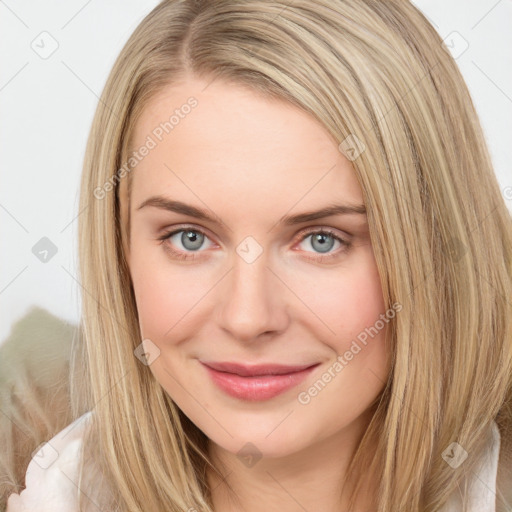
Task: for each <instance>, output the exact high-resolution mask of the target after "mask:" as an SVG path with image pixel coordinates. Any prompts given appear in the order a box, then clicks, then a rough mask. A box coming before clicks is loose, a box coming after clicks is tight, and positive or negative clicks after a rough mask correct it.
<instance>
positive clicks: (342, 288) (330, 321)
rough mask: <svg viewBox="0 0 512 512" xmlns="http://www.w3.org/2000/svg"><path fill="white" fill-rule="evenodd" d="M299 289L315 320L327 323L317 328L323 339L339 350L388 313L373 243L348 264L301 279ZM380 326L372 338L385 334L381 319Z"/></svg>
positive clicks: (317, 323)
mask: <svg viewBox="0 0 512 512" xmlns="http://www.w3.org/2000/svg"><path fill="white" fill-rule="evenodd" d="M300 293H301V297H302V298H303V301H304V303H305V304H307V305H308V306H309V307H310V309H311V310H312V311H313V312H314V313H315V319H314V320H312V321H314V322H315V325H320V324H322V325H323V326H324V327H325V328H324V327H321V328H320V329H321V332H320V330H318V329H317V332H318V334H319V336H320V335H321V336H320V339H321V340H322V341H323V342H325V343H326V344H328V345H329V346H330V347H331V348H332V349H333V350H334V351H335V352H336V353H337V354H342V353H344V352H345V351H346V350H348V349H349V348H350V346H351V343H352V341H353V340H356V339H357V336H359V335H360V336H361V337H362V338H364V336H365V335H364V332H365V329H367V328H370V327H371V326H374V325H375V323H376V322H377V321H379V319H380V318H381V315H382V314H383V313H385V304H384V299H383V297H382V287H381V283H380V276H379V273H378V270H377V266H376V263H375V260H374V257H373V252H372V250H371V247H370V246H368V248H367V249H366V248H365V250H363V251H359V253H358V255H357V257H354V258H353V259H351V260H350V263H347V265H346V266H340V267H339V269H329V271H327V272H322V273H318V272H317V273H315V274H314V277H313V276H312V278H311V279H308V280H306V281H304V282H303V283H302V285H301V291H300ZM311 318H312V317H311ZM319 322H320V324H319ZM379 326H380V329H379V333H378V334H376V335H375V336H373V337H372V338H371V339H375V340H377V339H379V340H381V339H383V338H384V334H385V330H386V329H385V327H384V328H382V322H379ZM373 332H374V331H373ZM325 333H327V335H326V334H325ZM368 339H370V338H368ZM375 345H376V344H375V343H374V347H373V348H372V349H370V350H365V352H366V354H365V356H366V357H368V356H369V355H370V353H372V352H373V351H374V349H375V348H377V347H376V346H375ZM381 345H382V344H381ZM381 348H383V347H381ZM375 356H377V354H375ZM360 359H364V357H363V358H360Z"/></svg>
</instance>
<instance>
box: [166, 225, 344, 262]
mask: <svg viewBox="0 0 512 512" xmlns="http://www.w3.org/2000/svg"><path fill="white" fill-rule="evenodd" d="M182 231H192V232H194V233H199V234H201V235H203V236H205V237H206V238H209V237H208V235H207V234H206V233H205V232H204V231H202V230H201V229H198V228H195V227H194V226H181V227H180V228H179V229H173V230H172V231H167V232H166V233H164V234H163V235H162V236H160V237H158V240H160V242H161V243H164V242H166V240H168V239H169V238H170V237H171V236H173V235H175V234H177V233H181V232H182ZM310 235H328V236H331V237H332V238H334V239H335V240H337V241H338V242H340V244H341V246H342V247H343V248H342V249H339V250H338V251H336V252H334V253H329V254H319V253H317V254H319V257H318V256H317V257H311V256H306V259H309V260H313V261H316V262H321V263H322V262H325V261H330V260H332V259H333V258H336V257H338V256H340V254H341V253H345V252H347V251H348V250H349V249H350V248H351V246H352V244H351V243H350V242H349V241H348V240H345V239H343V238H341V237H340V236H339V235H337V234H336V233H335V232H334V231H332V230H330V229H328V228H317V229H310V230H309V231H306V230H304V231H302V232H301V233H300V236H301V237H302V238H301V239H300V240H299V243H300V242H303V241H304V240H305V239H306V238H307V237H308V236H310ZM165 245H166V247H165V249H166V250H167V251H169V252H170V253H171V254H172V256H173V257H175V258H176V259H178V260H194V259H196V258H197V256H196V255H195V254H194V252H190V253H184V252H182V251H178V250H176V249H173V248H172V246H171V245H170V244H165ZM196 252H202V251H196Z"/></svg>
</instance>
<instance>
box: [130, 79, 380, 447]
mask: <svg viewBox="0 0 512 512" xmlns="http://www.w3.org/2000/svg"><path fill="white" fill-rule="evenodd" d="M206 85H207V82H203V81H199V80H196V79H189V80H188V81H186V82H185V83H183V84H181V85H175V86H172V87H169V88H167V89H166V90H165V91H164V92H163V93H160V94H159V95H158V96H156V97H154V98H153V100H152V101H151V102H150V104H149V105H148V106H147V108H146V109H145V111H144V112H143V115H142V116H141V118H139V120H138V123H137V125H136V129H135V134H134V139H133V141H134V142H133V147H134V148H141V147H142V146H144V145H146V147H148V148H149V150H148V151H143V150H141V151H139V153H140V154H142V153H146V155H145V156H144V157H143V158H141V160H140V162H139V163H137V166H136V168H135V169H134V170H133V171H132V173H133V174H132V179H133V183H132V185H133V186H132V191H131V199H130V237H131V242H130V248H129V253H128V255H127V260H128V262H129V266H130V272H131V276H132V280H133V286H134V291H135V296H136V302H137V309H138V315H139V321H140V326H141V333H140V334H141V340H143V339H144V340H146V341H145V342H144V348H145V350H146V352H147V353H148V361H147V362H149V363H150V364H149V369H150V371H151V372H152V374H153V375H154V377H155V379H157V381H158V382H159V383H160V385H161V386H162V387H163V388H164V389H165V391H166V392H167V393H168V394H169V395H170V396H171V397H172V399H173V400H174V402H175V403H176V404H177V405H178V406H179V407H180V409H181V410H182V411H183V412H184V413H185V414H186V415H187V416H188V417H189V418H190V419H191V420H192V421H193V422H194V423H195V424H196V425H197V426H198V427H199V428H200V429H201V430H202V431H203V432H204V433H205V434H206V435H207V436H208V437H209V439H210V440H211V441H213V443H215V445H216V446H219V447H221V449H223V450H226V451H228V452H231V453H233V454H234V453H238V452H239V450H241V449H242V448H243V447H244V446H246V443H249V442H250V443H252V444H253V445H254V446H256V447H257V449H258V450H259V452H260V453H261V454H262V455H263V456H269V457H278V456H284V455H287V454H292V453H296V452H299V451H300V450H303V449H305V448H307V447H308V446H312V445H313V444H314V443H318V442H320V441H322V440H324V439H327V438H330V437H332V436H337V435H342V434H343V432H346V431H347V430H348V429H350V428H351V426H353V425H355V424H356V423H357V422H358V421H359V422H360V420H361V418H363V417H364V413H365V412H366V411H367V410H368V408H369V406H370V405H371V403H372V402H373V401H374V400H375V398H376V397H377V396H378V394H379V393H380V391H382V389H383V387H384V382H385V380H386V378H387V375H388V371H389V368H388V363H387V361H388V358H387V351H386V347H385V343H384V338H385V332H386V328H387V323H388V322H389V318H390V315H387V313H386V311H385V306H384V302H383V298H382V291H381V286H380V280H379V274H378V272H377V267H376V263H375V260H374V255H373V251H372V245H371V241H370V237H369V232H368V225H367V219H366V215H365V214H364V213H361V212H358V207H359V209H361V207H362V205H363V196H362V191H361V188H360V186H359V184H358V181H357V179H356V176H355V173H354V170H353V168H352V164H351V162H350V161H349V160H347V159H346V158H345V156H344V155H343V154H342V153H341V152H340V151H339V149H338V146H337V144H336V141H335V140H333V139H332V138H331V137H330V135H329V133H328V132H327V131H326V130H325V129H324V128H323V127H322V125H321V124H320V123H318V122H317V121H316V120H315V119H314V118H313V117H311V116H310V115H308V114H307V113H305V112H303V111H301V110H300V109H298V108H297V107H295V106H293V105H291V104H289V103H286V102H281V101H279V100H269V99H263V98H262V97H260V96H258V95H257V94H256V93H255V92H253V91H251V90H250V89H248V88H245V87H243V86H235V85H231V84H226V83H222V82H220V81H215V82H213V83H211V84H210V85H208V87H206ZM205 87H206V88H205ZM190 97H193V98H194V100H189V98H190ZM186 105H189V107H186ZM176 109H177V112H175V111H176ZM173 112H174V113H175V114H176V115H175V116H174V119H173V120H171V123H172V128H171V129H170V128H169V126H171V125H169V124H168V125H165V123H166V122H169V117H170V115H172V114H173ZM162 126H164V127H165V128H167V130H165V129H162ZM166 131H167V133H166ZM148 137H149V138H148ZM150 139H151V141H152V142H150ZM159 139H161V140H159ZM155 198H156V199H155ZM143 204H145V206H142V205H143ZM184 205H187V206H184ZM335 205H344V207H346V208H345V209H344V210H343V209H341V210H340V211H338V212H335V211H330V212H324V214H323V215H322V214H319V215H317V216H312V215H311V216H309V217H308V216H306V215H304V214H306V213H308V214H309V213H311V212H316V211H319V210H323V209H325V208H327V207H332V206H335ZM194 209H196V210H194ZM198 211H201V212H203V215H199V214H198V213H197V212H198ZM148 340H149V341H148ZM205 363H208V364H209V365H213V366H215V364H217V363H218V364H220V363H237V364H238V365H242V366H241V367H237V368H235V367H230V366H218V367H217V370H213V369H211V368H210V367H209V366H207V365H205ZM141 364H142V363H141ZM256 365H267V366H266V367H261V366H260V367H257V366H256ZM268 365H281V366H280V367H279V368H276V367H272V366H270V367H269V366H268ZM283 366H285V367H286V368H283ZM290 367H291V368H290ZM244 372H245V376H244V375H243V374H244ZM247 373H249V374H251V375H252V376H248V375H247ZM277 373H281V375H277ZM240 374H242V375H240ZM291 411H293V414H291Z"/></svg>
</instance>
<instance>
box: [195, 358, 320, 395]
mask: <svg viewBox="0 0 512 512" xmlns="http://www.w3.org/2000/svg"><path fill="white" fill-rule="evenodd" d="M319 364H320V363H316V364H305V365H294V366H285V365H281V364H261V365H251V366H248V365H243V364H239V363H227V362H226V363H215V362H207V363H206V362H202V365H203V366H204V368H205V369H206V371H207V373H208V375H209V377H210V378H211V380H212V382H213V383H214V384H215V385H216V386H217V387H218V388H219V389H220V390H221V391H223V392H224V393H226V394H228V395H230V396H231V397H234V398H238V399H239V400H245V401H253V402H256V401H263V400H269V399H271V398H273V397H275V396H277V395H279V394H281V393H284V392H285V391H288V390H289V389H292V388H294V387H296V386H298V385H299V384H300V383H301V382H302V381H303V380H304V379H305V378H306V377H307V376H308V375H309V374H310V373H311V372H312V371H313V369H314V368H316V367H317V366H318V365H319Z"/></svg>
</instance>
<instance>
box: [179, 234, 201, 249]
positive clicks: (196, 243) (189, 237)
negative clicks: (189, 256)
mask: <svg viewBox="0 0 512 512" xmlns="http://www.w3.org/2000/svg"><path fill="white" fill-rule="evenodd" d="M181 243H182V244H183V247H185V248H186V249H187V250H189V251H195V250H197V249H199V248H200V247H201V245H202V244H203V235H201V234H200V233H197V232H196V231H191V230H189V231H184V232H183V234H182V235H181Z"/></svg>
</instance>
